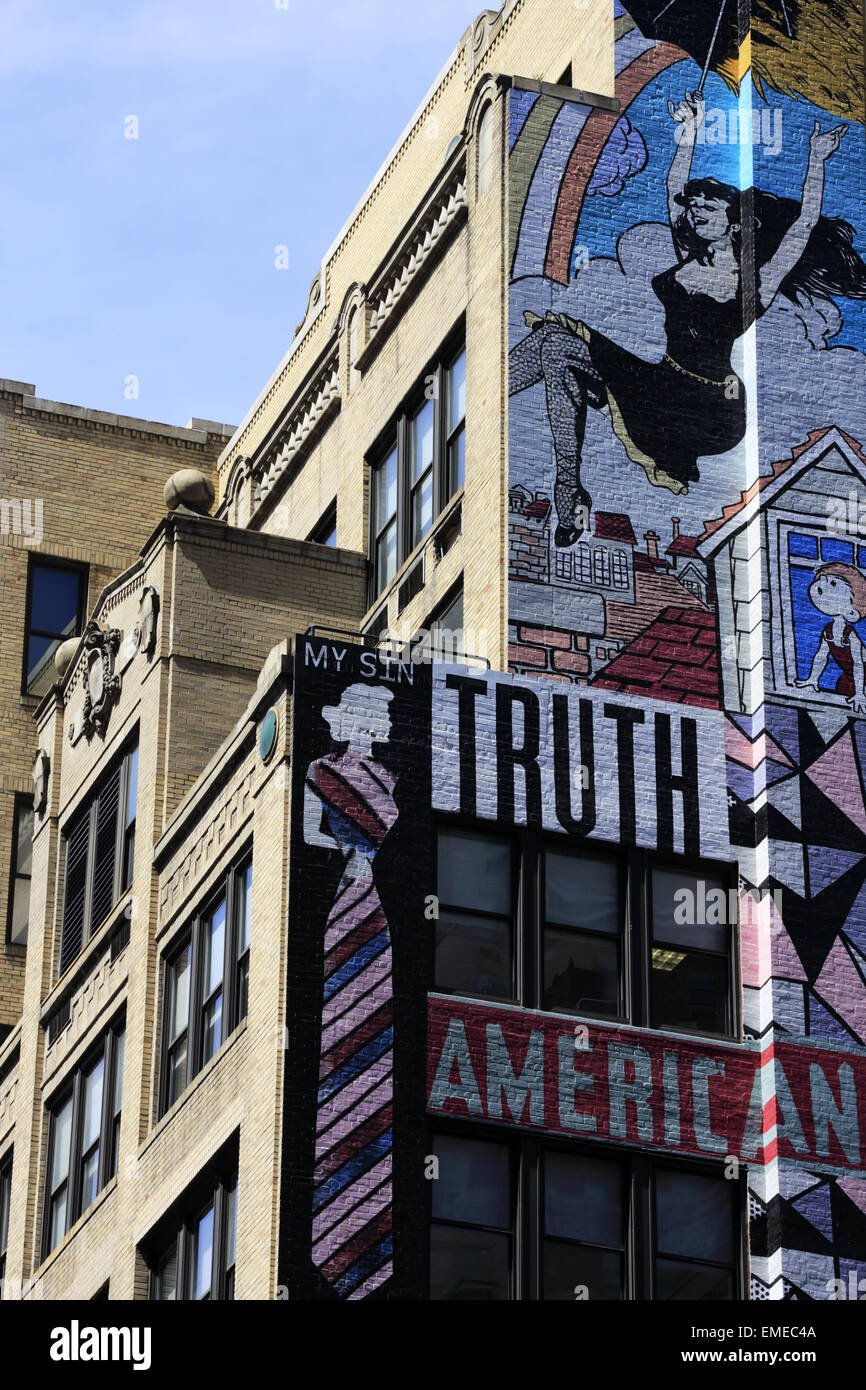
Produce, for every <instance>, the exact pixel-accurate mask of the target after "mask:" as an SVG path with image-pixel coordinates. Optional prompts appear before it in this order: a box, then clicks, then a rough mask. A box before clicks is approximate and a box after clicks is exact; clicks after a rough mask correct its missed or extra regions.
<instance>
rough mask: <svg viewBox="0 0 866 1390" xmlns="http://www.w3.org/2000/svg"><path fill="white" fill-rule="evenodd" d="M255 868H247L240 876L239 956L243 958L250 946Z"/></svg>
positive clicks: (250, 865) (249, 866)
mask: <svg viewBox="0 0 866 1390" xmlns="http://www.w3.org/2000/svg"><path fill="white" fill-rule="evenodd" d="M252 893H253V866H252V864H248V865H247V867H246V868H245V869H244V870H243V871H242V872H241V873H240V874H239V875H238V955H239V956H242V955H243V953H244V951H245V950H246V949H247V947H248V946H249V944H250V925H251V922H252V910H253V898H252Z"/></svg>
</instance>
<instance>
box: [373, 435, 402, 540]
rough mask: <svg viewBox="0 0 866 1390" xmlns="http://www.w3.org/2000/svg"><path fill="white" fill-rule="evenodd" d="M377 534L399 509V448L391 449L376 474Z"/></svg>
mask: <svg viewBox="0 0 866 1390" xmlns="http://www.w3.org/2000/svg"><path fill="white" fill-rule="evenodd" d="M374 479H375V481H374V487H375V490H376V497H375V516H376V534H377V535H378V534H379V532H380V531H381V530H382V527H383V526H384V525H385V523H386V521H388V519H389V518H390V517H392V516H393V515H394V514H395V512H396V511H397V449H396V446H395V447H394V448H393V449H392V450H391V452H390V454H389V455H388V457H387V458H386V459H383V461H382V463H380V464H379V466H378V468H377V469H376V471H375V474H374Z"/></svg>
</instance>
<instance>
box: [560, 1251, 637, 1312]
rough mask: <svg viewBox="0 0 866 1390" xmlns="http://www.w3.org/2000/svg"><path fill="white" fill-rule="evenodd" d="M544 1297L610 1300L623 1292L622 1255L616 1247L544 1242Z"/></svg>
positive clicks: (566, 1300) (594, 1301) (594, 1300)
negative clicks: (603, 1247) (599, 1247)
mask: <svg viewBox="0 0 866 1390" xmlns="http://www.w3.org/2000/svg"><path fill="white" fill-rule="evenodd" d="M542 1296H543V1297H544V1298H545V1299H547V1300H550V1299H558V1300H560V1301H562V1302H571V1303H573V1302H574V1301H575V1299H577V1298H578V1297H580V1298H581V1299H586V1298H588V1299H589V1301H590V1303H597V1302H599V1300H601V1301H602V1302H610V1301H611V1300H614V1299H618V1298H622V1296H623V1259H622V1255H620V1254H618V1253H617V1252H616V1251H615V1250H595V1249H593V1247H592V1246H591V1245H571V1244H570V1243H569V1242H567V1241H561V1240H546V1241H545V1242H544V1286H543V1295H542Z"/></svg>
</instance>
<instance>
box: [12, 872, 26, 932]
mask: <svg viewBox="0 0 866 1390" xmlns="http://www.w3.org/2000/svg"><path fill="white" fill-rule="evenodd" d="M29 922H30V879H29V878H16V879H15V882H14V884H13V887H12V921H11V923H10V926H9V940H10V941H12V942H14V944H15V945H17V946H26V944H27V928H28V924H29Z"/></svg>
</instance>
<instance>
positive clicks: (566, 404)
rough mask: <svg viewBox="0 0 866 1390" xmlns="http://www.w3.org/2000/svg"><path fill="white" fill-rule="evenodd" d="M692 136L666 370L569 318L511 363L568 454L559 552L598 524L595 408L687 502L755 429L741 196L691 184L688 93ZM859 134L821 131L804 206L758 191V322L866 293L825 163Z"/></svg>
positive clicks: (675, 192)
mask: <svg viewBox="0 0 866 1390" xmlns="http://www.w3.org/2000/svg"><path fill="white" fill-rule="evenodd" d="M668 109H669V111H670V115H671V117H672V119H673V120H674V121H675V122H676V124H677V126H678V127H679V129H678V131H677V148H676V153H675V155H674V158H673V162H672V163H671V166H670V171H669V174H668V184H667V186H668V211H669V217H670V225H671V233H672V236H673V244H674V251H675V253H676V264H675V265H673V266H671V267H670V268H669V269H667V270H664V271H662V272H661V273H660V274H659V275H656V276H655V278H654V279H653V281H652V287H653V290H654V291H655V294H656V296H657V297H658V299H659V300H660V302H661V304H662V306H663V308H664V311H665V331H666V335H667V345H666V351H665V354H664V357H663V358H662V360H661V362H647V361H645V360H644V359H643V358H640V357H636V356H635V355H634V354H633V353H631V352H628V351H627V350H626V349H625V348H622V347H620V346H619V344H617V343H614V342H612V341H611V339H610V338H606V337H605V336H604V334H602V333H599V332H597V330H595V329H593V328H589V327H588V326H587V325H586V324H585V323H582V322H579V321H578V320H575V319H572V318H570V317H569V316H568V315H567V314H563V313H554V312H553V311H548V313H547V314H546V316H544V317H542V316H541V315H540V314H536V313H533V312H532V311H531V310H527V311H526V313H525V314H524V318H525V319H526V322H527V324H528V325H529V327H530V329H531V332H530V333H529V334H528V335H527V336H526V337H525V338H523V339H522V341H521V342H519V343H518V344H517V345H516V346H515V347H514V348H513V349H512V351H511V354H510V379H509V393H510V394H511V395H515V394H516V393H517V392H519V391H524V390H526V388H527V387H529V386H533V385H535V384H536V383H537V382H539V381H542V380H543V381H544V384H545V390H546V395H547V415H548V420H549V422H550V427H551V431H552V433H553V442H554V450H555V454H556V482H555V485H554V505H555V508H556V516H557V526H556V530H555V532H554V544H555V545H557V546H558V547H560V548H562V549H567V548H568V547H569V546H571V545H573V544H574V543H575V541H576V540H577V539H578V537H579V536H580V534H581V532H582V530H583V529H584V528H585V527H586V526H587V525H588V518H589V511H590V508H591V506H592V498H591V497H590V495H589V493H588V492H587V491H586V488H585V487H584V486H583V484H582V482H581V478H580V465H581V460H582V452H583V441H584V435H585V431H586V412H587V408H588V407H590V406H591V407H592V408H593V409H596V410H598V409H603V408H604V407H605V405H607V406H608V407H609V408H610V414H611V422H612V424H613V428H614V431H615V432H616V434H617V436H618V437H619V439H620V440H621V441H622V443H623V444H624V446H625V449H626V452H627V454H628V456H629V458H630V459H631V460H632V461H633V462H634V463H637V464H639V465H640V467H641V468H643V469H644V471H645V472H646V475H647V478H648V479H649V481H650V482H651V483H652V484H653V485H654V486H656V487H664V488H669V489H670V491H671V492H673V493H676V494H680V493H686V492H688V489H689V484H690V483H693V482H697V481H698V479H699V477H700V474H699V472H698V466H697V460H698V458H699V457H700V456H702V455H712V454H723V453H726V452H727V451H728V450H729V449H732V448H734V446H735V445H736V444H738V443H739V442H740V440H742V438H743V436H744V435H745V432H746V402H745V387H744V386H743V383H742V382H741V381H740V380H739V378H738V377H737V376H736V374H735V373H734V370H733V367H732V365H731V353H732V350H733V346H734V343H735V341H736V339H737V338H739V337H740V336H741V335H742V334H743V333H744V332H745V331H746V329H747V328H748V327H749V324H748V322H747V314H746V312H745V310H744V302H743V287H742V276H741V269H740V249H741V241H742V227H741V211H740V209H741V194H740V191H739V190H738V189H736V188H734V187H733V186H731V185H729V184H724V183H720V182H719V181H718V180H717V179H714V178H702V179H691V178H690V174H691V166H692V158H693V155H694V147H695V141H696V137H697V132H698V129H699V127H700V126H701V124H702V123H703V120H704V101H703V97H702V96H701V95H700V94H698V93H691V92H687V93H686V95H685V97H684V98H683V100H682V101H681V102H680V103H679V104H678V105H677V106H674V104H673V103H672V102H669V103H668ZM846 129H847V127H846V126H836V127H835V128H833V129H831V130H827V131H822V130H821V129H820V126H819V124H818V122H817V121H816V122H815V127H814V130H813V132H812V136H811V139H810V144H809V161H808V167H807V170H806V177H805V180H804V183H803V194H802V198H801V201H800V203H799V204H798V203H797V202H796V201H795V200H793V199H790V198H778V197H776V196H775V195H774V194H771V193H764V192H762V191H761V190H755V191H754V193H753V194H752V195H750V196H751V198H752V200H753V215H752V221H751V225H752V226H753V228H754V260H755V265H756V268H757V285H756V293H755V308H754V313H755V315H756V316H760V315H761V314H763V313H764V312H765V311H766V310H767V309H768V308H769V306H770V304H771V303H772V302H773V300H774V298H775V296H776V295H777V294H778V293H779V292H780V291H781V292H782V293H784V294H785V295H787V296H788V297H789V298H791V299H792V300H794V301H795V302H797V300H798V297H802V296H806V298H808V299H809V300H811V299H812V297H813V296H822V297H824V298H827V297H829V296H830V294H832V293H838V294H844V295H849V296H851V297H854V298H859V299H863V298H866V265H864V264H863V261H862V260H861V259H860V257H859V255H858V254H857V253H856V252H855V251H854V250H853V237H854V233H853V229H852V228H851V226H850V225H849V224H848V223H847V222H842V221H840V220H839V219H837V218H829V217H822V215H821V207H822V203H823V197H824V164H825V162H826V160H827V159H829V158H830V156H831V155H832V154H834V153H835V151H836V150H838V148H839V145H840V143H841V140H842V137H843V135H844V134H845V131H846Z"/></svg>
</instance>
